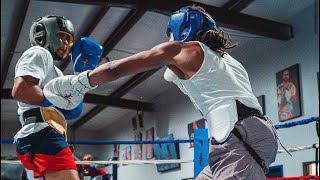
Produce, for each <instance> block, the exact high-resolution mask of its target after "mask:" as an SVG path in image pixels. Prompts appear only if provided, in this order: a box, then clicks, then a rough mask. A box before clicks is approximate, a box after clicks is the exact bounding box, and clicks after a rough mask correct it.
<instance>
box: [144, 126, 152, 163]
mask: <svg viewBox="0 0 320 180" xmlns="http://www.w3.org/2000/svg"><path fill="white" fill-rule="evenodd" d="M145 137H146V139H145V140H146V141H153V140H154V128H153V127H152V128H150V129H148V130H146V136H145ZM153 157H154V155H153V146H152V144H146V159H151V158H153Z"/></svg>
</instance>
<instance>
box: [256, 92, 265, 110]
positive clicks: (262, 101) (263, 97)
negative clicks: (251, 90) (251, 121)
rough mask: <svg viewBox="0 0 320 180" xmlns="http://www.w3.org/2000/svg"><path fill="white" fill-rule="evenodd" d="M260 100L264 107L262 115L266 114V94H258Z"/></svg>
mask: <svg viewBox="0 0 320 180" xmlns="http://www.w3.org/2000/svg"><path fill="white" fill-rule="evenodd" d="M257 99H258V102H259V104H260V106H261V107H262V115H266V104H265V96H264V95H261V96H257Z"/></svg>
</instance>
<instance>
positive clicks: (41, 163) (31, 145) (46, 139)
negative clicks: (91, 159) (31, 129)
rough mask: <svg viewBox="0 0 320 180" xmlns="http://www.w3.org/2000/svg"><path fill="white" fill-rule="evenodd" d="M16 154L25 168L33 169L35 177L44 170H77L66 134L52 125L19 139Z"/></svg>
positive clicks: (40, 174)
mask: <svg viewBox="0 0 320 180" xmlns="http://www.w3.org/2000/svg"><path fill="white" fill-rule="evenodd" d="M16 155H17V157H18V158H19V159H20V161H21V163H22V164H23V166H24V167H25V168H27V169H29V170H33V176H34V177H35V178H38V177H41V176H43V172H44V171H61V170H67V169H75V170H77V166H76V164H75V162H74V159H73V155H72V152H71V150H70V148H69V145H68V143H67V142H66V140H65V138H64V136H63V135H62V134H60V133H58V132H57V131H56V130H54V129H53V128H51V127H50V126H49V127H46V128H44V129H43V130H41V131H39V132H37V133H33V134H30V135H29V136H27V137H24V138H19V139H17V141H16Z"/></svg>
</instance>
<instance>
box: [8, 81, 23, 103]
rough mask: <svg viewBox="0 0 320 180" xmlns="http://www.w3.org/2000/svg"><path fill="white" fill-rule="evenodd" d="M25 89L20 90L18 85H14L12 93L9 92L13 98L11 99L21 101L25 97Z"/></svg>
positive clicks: (20, 87)
mask: <svg viewBox="0 0 320 180" xmlns="http://www.w3.org/2000/svg"><path fill="white" fill-rule="evenodd" d="M24 92H25V89H24V88H22V86H21V85H20V84H18V85H17V84H14V86H13V88H12V91H11V95H12V97H13V99H15V100H21V99H23V97H24V96H25V93H24Z"/></svg>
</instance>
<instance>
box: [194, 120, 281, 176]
mask: <svg viewBox="0 0 320 180" xmlns="http://www.w3.org/2000/svg"><path fill="white" fill-rule="evenodd" d="M235 128H237V129H238V131H239V132H240V134H241V135H242V137H243V139H244V141H245V142H247V144H249V145H250V146H251V147H252V148H253V149H254V150H255V152H256V153H257V154H258V155H259V157H260V158H261V159H262V160H263V161H264V163H265V165H266V167H269V165H270V164H271V163H272V162H274V161H275V157H276V154H277V150H278V144H277V139H276V137H275V135H274V133H273V131H272V129H271V125H269V124H268V123H267V122H266V121H264V120H262V119H260V118H258V117H255V116H252V117H248V118H246V119H244V120H242V121H238V122H237V123H236V125H235ZM208 164H209V165H208V166H206V167H205V168H204V169H203V170H202V171H201V172H200V174H199V175H198V177H197V178H196V180H212V179H214V180H230V179H233V180H234V179H236V180H238V179H245V180H265V179H266V176H265V173H266V172H264V171H263V170H262V168H261V167H260V166H259V164H258V163H257V162H256V161H255V160H254V159H253V157H252V156H251V155H250V154H249V152H248V150H247V149H246V147H245V146H244V145H243V143H242V142H241V141H240V140H239V139H238V138H237V137H236V136H235V135H234V134H233V133H230V135H229V136H228V138H227V140H226V141H225V142H224V143H222V144H219V143H218V142H217V141H215V140H214V139H213V138H212V140H211V145H210V152H209V159H208Z"/></svg>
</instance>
